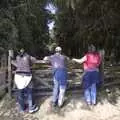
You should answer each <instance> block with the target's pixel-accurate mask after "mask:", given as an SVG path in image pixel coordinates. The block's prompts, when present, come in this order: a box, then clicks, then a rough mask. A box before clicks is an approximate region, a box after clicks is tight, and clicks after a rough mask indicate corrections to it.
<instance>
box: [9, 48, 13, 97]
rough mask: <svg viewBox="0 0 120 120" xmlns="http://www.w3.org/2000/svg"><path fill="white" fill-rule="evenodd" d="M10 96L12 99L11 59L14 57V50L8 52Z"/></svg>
mask: <svg viewBox="0 0 120 120" xmlns="http://www.w3.org/2000/svg"><path fill="white" fill-rule="evenodd" d="M8 53H9V54H8V94H9V97H10V98H11V97H12V87H11V83H12V68H11V58H12V57H13V50H9V51H8Z"/></svg>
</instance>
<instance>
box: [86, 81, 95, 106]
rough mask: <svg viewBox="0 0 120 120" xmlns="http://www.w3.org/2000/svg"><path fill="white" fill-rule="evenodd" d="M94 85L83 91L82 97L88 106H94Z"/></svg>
mask: <svg viewBox="0 0 120 120" xmlns="http://www.w3.org/2000/svg"><path fill="white" fill-rule="evenodd" d="M96 91H97V90H96V83H93V84H92V85H91V86H89V87H88V88H86V89H84V97H85V100H86V102H87V103H88V104H93V105H95V104H96V95H97V93H96Z"/></svg>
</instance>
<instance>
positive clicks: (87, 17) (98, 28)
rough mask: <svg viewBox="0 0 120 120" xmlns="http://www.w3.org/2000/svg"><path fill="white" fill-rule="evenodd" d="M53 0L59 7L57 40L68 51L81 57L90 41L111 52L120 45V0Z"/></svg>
mask: <svg viewBox="0 0 120 120" xmlns="http://www.w3.org/2000/svg"><path fill="white" fill-rule="evenodd" d="M53 1H54V4H55V5H56V6H57V7H58V11H57V16H56V19H55V20H56V27H55V34H56V39H57V40H58V42H59V44H60V45H61V46H63V47H64V52H66V54H68V55H71V56H82V54H83V53H84V51H86V50H87V46H88V44H91V43H92V44H95V45H96V46H97V47H101V46H102V48H104V49H105V50H106V51H107V53H108V54H109V53H110V52H111V49H112V48H116V46H119V45H120V42H118V41H120V39H119V38H120V37H119V34H120V29H119V26H120V22H119V18H120V17H119V16H120V7H119V6H120V1H119V0H116V1H113V0H97V1H96V0H53ZM119 51H120V48H119V49H118V50H117V52H119Z"/></svg>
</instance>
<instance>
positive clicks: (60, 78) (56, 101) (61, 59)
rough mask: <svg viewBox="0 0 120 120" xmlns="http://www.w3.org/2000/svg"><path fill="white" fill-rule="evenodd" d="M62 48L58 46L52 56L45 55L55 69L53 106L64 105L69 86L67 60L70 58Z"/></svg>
mask: <svg viewBox="0 0 120 120" xmlns="http://www.w3.org/2000/svg"><path fill="white" fill-rule="evenodd" d="M61 52H62V48H61V47H59V46H58V47H56V48H55V54H53V55H51V56H47V57H44V59H43V60H44V61H46V62H47V61H49V62H50V63H51V65H52V70H53V82H54V88H53V97H52V106H53V107H55V106H56V105H58V106H59V107H62V105H63V102H64V95H65V91H66V87H67V68H66V61H67V60H69V58H68V57H66V56H64V55H62V54H61Z"/></svg>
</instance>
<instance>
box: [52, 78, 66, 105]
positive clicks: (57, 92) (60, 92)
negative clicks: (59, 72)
mask: <svg viewBox="0 0 120 120" xmlns="http://www.w3.org/2000/svg"><path fill="white" fill-rule="evenodd" d="M65 91H66V85H60V84H59V82H58V80H56V79H55V78H54V88H53V98H52V102H53V103H55V104H56V103H57V104H58V105H59V106H61V105H62V104H63V101H64V95H65Z"/></svg>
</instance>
